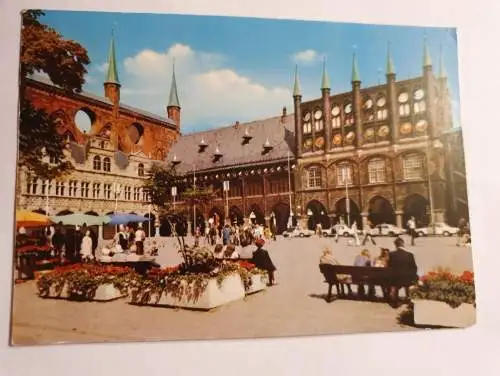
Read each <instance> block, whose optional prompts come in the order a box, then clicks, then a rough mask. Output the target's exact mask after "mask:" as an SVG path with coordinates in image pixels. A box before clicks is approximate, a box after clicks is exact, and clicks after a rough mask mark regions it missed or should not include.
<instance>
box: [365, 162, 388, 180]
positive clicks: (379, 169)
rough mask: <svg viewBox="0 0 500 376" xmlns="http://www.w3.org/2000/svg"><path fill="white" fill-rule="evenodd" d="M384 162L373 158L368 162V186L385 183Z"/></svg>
mask: <svg viewBox="0 0 500 376" xmlns="http://www.w3.org/2000/svg"><path fill="white" fill-rule="evenodd" d="M385 181H386V172H385V160H383V159H382V158H374V159H371V160H370V161H369V162H368V182H369V183H370V184H376V183H385Z"/></svg>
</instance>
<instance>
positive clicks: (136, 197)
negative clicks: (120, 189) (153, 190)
mask: <svg viewBox="0 0 500 376" xmlns="http://www.w3.org/2000/svg"><path fill="white" fill-rule="evenodd" d="M140 199H141V190H140V188H138V187H134V201H140Z"/></svg>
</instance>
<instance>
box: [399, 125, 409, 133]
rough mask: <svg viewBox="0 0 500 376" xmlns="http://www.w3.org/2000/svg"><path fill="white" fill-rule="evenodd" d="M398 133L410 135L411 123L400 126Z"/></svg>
mask: <svg viewBox="0 0 500 376" xmlns="http://www.w3.org/2000/svg"><path fill="white" fill-rule="evenodd" d="M399 132H401V134H404V135H407V134H410V133H411V123H403V124H401V126H400V127H399Z"/></svg>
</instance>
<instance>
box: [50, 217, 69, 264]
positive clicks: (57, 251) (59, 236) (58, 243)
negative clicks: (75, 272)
mask: <svg viewBox="0 0 500 376" xmlns="http://www.w3.org/2000/svg"><path fill="white" fill-rule="evenodd" d="M62 227H63V224H62V222H59V224H58V225H57V227H56V230H55V232H54V235H52V247H53V248H54V255H55V257H61V256H62V252H63V248H64V246H65V243H66V239H65V238H64V234H63V232H62Z"/></svg>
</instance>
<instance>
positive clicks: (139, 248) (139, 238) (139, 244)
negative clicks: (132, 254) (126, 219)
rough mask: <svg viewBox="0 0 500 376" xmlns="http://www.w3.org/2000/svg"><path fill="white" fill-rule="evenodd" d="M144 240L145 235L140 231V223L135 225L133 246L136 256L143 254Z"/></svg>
mask: <svg viewBox="0 0 500 376" xmlns="http://www.w3.org/2000/svg"><path fill="white" fill-rule="evenodd" d="M145 239H146V233H145V232H144V230H143V229H142V223H139V224H138V225H137V230H136V231H135V246H136V253H137V254H138V255H143V254H144V240H145Z"/></svg>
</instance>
